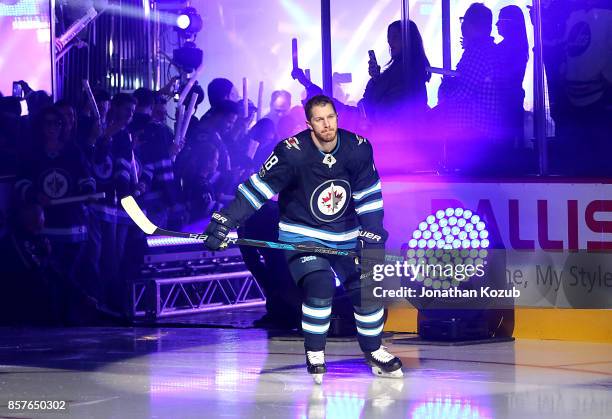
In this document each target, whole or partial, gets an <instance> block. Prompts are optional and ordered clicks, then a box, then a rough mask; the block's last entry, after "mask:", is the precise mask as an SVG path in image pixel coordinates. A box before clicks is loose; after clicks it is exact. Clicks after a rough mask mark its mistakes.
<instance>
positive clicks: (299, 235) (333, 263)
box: [206, 95, 402, 383]
mask: <svg viewBox="0 0 612 419" xmlns="http://www.w3.org/2000/svg"><path fill="white" fill-rule="evenodd" d="M305 113H306V119H307V121H306V124H307V125H308V128H309V129H308V130H305V131H302V132H300V133H299V134H297V135H296V136H294V137H291V138H288V139H286V140H284V141H281V142H280V143H279V144H278V145H277V146H276V147H275V149H274V152H273V153H272V154H271V155H270V157H268V159H267V160H266V162H265V163H264V165H263V167H262V168H261V170H260V171H259V172H258V173H255V174H253V175H252V176H251V177H250V178H249V179H248V180H246V181H245V182H243V183H241V184H240V185H239V186H238V191H237V193H236V198H235V199H234V200H233V201H232V202H230V203H229V204H228V205H227V206H226V207H225V208H223V209H222V210H221V211H220V212H216V213H213V215H212V217H211V222H210V224H209V225H208V227H207V228H206V234H207V235H208V239H207V241H206V246H207V247H208V248H209V249H212V250H216V249H218V248H219V247H221V245H222V244H223V241H224V240H225V238H226V237H227V234H228V233H229V231H230V230H231V229H233V228H235V227H236V226H238V225H240V224H241V223H243V222H244V221H245V220H246V219H247V218H249V216H250V215H251V214H253V213H254V212H255V211H256V210H258V209H259V208H260V207H261V206H262V204H263V202H264V201H265V200H267V199H270V198H272V197H273V196H274V195H276V194H279V198H278V203H279V208H280V222H279V240H280V241H283V242H288V243H302V244H310V245H317V246H321V245H324V246H328V247H333V248H338V249H354V248H358V249H359V250H360V251H361V254H362V255H363V254H364V251H365V252H372V251H374V252H376V251H377V250H378V252H379V253H380V252H381V251H384V243H385V240H386V238H387V232H386V231H385V229H384V228H383V201H382V194H381V183H380V179H379V177H378V173H377V171H376V168H375V167H374V162H373V157H372V147H371V145H370V144H369V143H368V141H367V140H366V139H365V138H362V137H360V136H358V135H355V134H353V133H351V132H348V131H345V130H342V129H338V119H337V117H338V115H337V113H336V109H335V107H334V104H333V102H332V100H331V99H330V98H328V97H327V96H323V95H318V96H314V97H313V98H311V99H310V100H309V101H308V102H307V103H306V105H305ZM287 259H288V263H289V270H290V271H291V274H292V276H293V279H294V280H295V281H296V283H297V284H298V285H299V286H300V287H301V288H302V289H303V291H304V292H303V294H304V300H303V304H302V330H303V332H304V346H305V350H306V363H307V367H308V372H309V373H310V374H313V378H314V379H315V382H317V383H320V382H321V380H322V375H323V374H324V373H325V372H326V366H325V358H324V349H325V342H326V336H327V331H328V329H329V325H330V316H331V310H332V307H331V304H332V297H333V295H334V291H335V275H334V272H335V273H336V274H337V275H338V277H339V278H340V280H341V281H343V285H344V288H345V290H346V291H347V293H348V294H349V297H350V298H351V302H352V304H353V306H354V312H355V313H354V315H355V320H356V324H357V332H358V341H359V346H360V347H361V350H362V351H363V352H364V354H365V358H366V361H367V362H368V364H369V365H370V366H371V367H372V371H373V372H374V374H377V375H381V376H391V377H401V376H402V370H401V367H402V363H401V361H400V360H399V359H398V358H397V357H395V356H393V355H392V354H390V353H389V352H387V351H386V349H385V347H384V346H381V333H382V330H383V323H384V319H383V317H384V309H383V307H382V304H381V303H380V302H379V301H373V300H372V299H367V298H362V297H363V295H362V292H361V291H362V286H363V285H364V283H366V282H367V278H368V277H369V275H368V273H371V266H370V267H368V266H367V264H362V269H361V270H360V269H359V266H357V265H356V264H355V262H354V261H353V260H352V259H350V258H346V257H339V256H327V255H323V256H322V255H320V254H315V253H304V252H288V253H287ZM332 268H333V270H332ZM360 271H361V272H360ZM368 271H369V272H368Z"/></svg>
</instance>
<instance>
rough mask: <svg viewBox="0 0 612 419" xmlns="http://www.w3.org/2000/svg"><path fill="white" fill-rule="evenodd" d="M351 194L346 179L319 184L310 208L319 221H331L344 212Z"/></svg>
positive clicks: (311, 199) (311, 198) (312, 197)
mask: <svg viewBox="0 0 612 419" xmlns="http://www.w3.org/2000/svg"><path fill="white" fill-rule="evenodd" d="M350 196H351V187H350V185H349V183H348V182H347V181H346V180H342V179H334V180H328V181H327V182H324V183H322V184H321V185H319V186H318V187H317V188H316V189H315V190H314V192H313V193H312V195H311V197H310V210H311V211H312V214H313V215H314V216H315V218H316V219H317V220H319V221H323V222H330V221H334V220H337V219H338V218H340V217H341V216H342V214H344V212H345V211H346V208H347V207H348V203H349V199H348V197H350Z"/></svg>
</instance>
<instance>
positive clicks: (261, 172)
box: [259, 167, 266, 178]
mask: <svg viewBox="0 0 612 419" xmlns="http://www.w3.org/2000/svg"><path fill="white" fill-rule="evenodd" d="M265 175H266V169H265V168H264V167H262V168H261V169H259V177H260V178H263V177H264V176H265Z"/></svg>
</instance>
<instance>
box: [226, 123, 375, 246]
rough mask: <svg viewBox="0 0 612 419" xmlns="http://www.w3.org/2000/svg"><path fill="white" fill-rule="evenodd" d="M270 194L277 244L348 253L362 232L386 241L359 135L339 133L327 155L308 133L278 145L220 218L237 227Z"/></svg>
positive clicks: (369, 160)
mask: <svg viewBox="0 0 612 419" xmlns="http://www.w3.org/2000/svg"><path fill="white" fill-rule="evenodd" d="M276 194H278V195H279V197H278V203H279V208H280V215H281V217H280V223H279V226H278V227H279V240H280V241H283V242H288V243H317V244H322V245H325V246H328V247H333V248H338V249H352V248H355V246H356V243H357V237H358V236H359V231H360V230H362V229H363V230H367V231H369V232H372V233H377V234H380V235H381V236H382V237H384V238H386V236H387V233H386V231H385V230H384V229H383V200H382V193H381V182H380V178H379V176H378V173H377V171H376V168H375V166H374V160H373V156H372V146H371V145H370V143H369V142H368V141H367V140H366V139H365V138H363V137H360V136H359V135H356V134H353V133H351V132H348V131H345V130H342V129H339V130H338V141H337V144H336V147H335V149H334V150H333V151H331V152H330V153H325V152H322V151H320V150H319V149H318V148H317V147H316V146H315V144H314V142H313V140H312V138H311V136H310V131H309V130H305V131H302V132H300V133H299V134H297V135H296V136H295V137H291V138H288V139H286V140H284V141H281V142H280V143H278V144H277V145H276V147H275V149H274V152H273V153H272V154H271V155H270V157H268V159H267V160H266V162H265V163H264V165H263V167H262V168H261V170H260V171H259V172H258V173H254V174H253V175H251V176H250V177H249V178H248V179H247V180H246V181H245V182H243V183H241V184H240V185H239V186H238V192H237V193H236V199H235V200H234V201H232V202H231V203H230V204H229V205H228V206H227V207H226V208H224V209H223V210H222V211H221V212H222V213H224V214H226V215H228V216H229V217H230V218H231V219H233V220H235V221H237V222H239V223H242V222H243V221H244V220H246V219H247V218H248V217H249V216H250V215H251V214H252V213H253V212H255V211H256V210H258V209H259V208H261V206H262V204H263V203H264V202H265V201H266V200H267V199H270V198H272V197H273V196H274V195H276Z"/></svg>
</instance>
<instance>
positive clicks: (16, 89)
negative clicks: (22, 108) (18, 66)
mask: <svg viewBox="0 0 612 419" xmlns="http://www.w3.org/2000/svg"><path fill="white" fill-rule="evenodd" d="M13 97H18V98H19V99H23V87H21V84H19V83H17V82H16V81H14V82H13Z"/></svg>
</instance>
